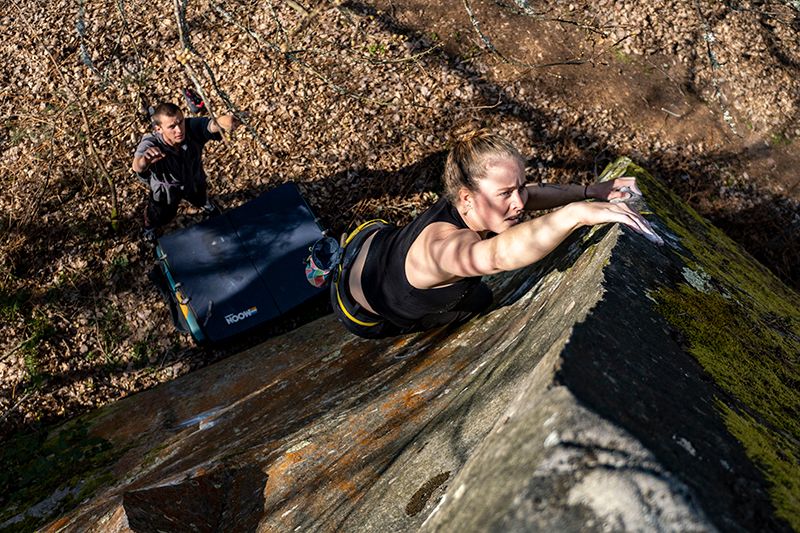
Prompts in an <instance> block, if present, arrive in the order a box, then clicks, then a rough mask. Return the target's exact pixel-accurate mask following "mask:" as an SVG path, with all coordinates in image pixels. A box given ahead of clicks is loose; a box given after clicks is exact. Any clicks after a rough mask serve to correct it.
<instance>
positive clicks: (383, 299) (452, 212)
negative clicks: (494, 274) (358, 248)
mask: <svg viewBox="0 0 800 533" xmlns="http://www.w3.org/2000/svg"><path fill="white" fill-rule="evenodd" d="M434 222H447V223H448V224H452V225H454V226H455V227H457V228H466V227H467V225H466V223H465V222H464V220H463V219H462V218H461V215H460V214H459V213H458V210H456V208H455V206H453V205H452V204H450V202H448V201H447V200H446V199H444V198H441V199H439V201H438V202H436V203H435V204H434V205H433V206H431V208H430V209H428V210H427V211H425V212H424V213H422V214H421V215H420V216H419V217H417V218H416V219H414V220H413V221H412V222H411V223H410V224H409V225H407V226H404V227H402V228H397V227H388V228H383V229H380V230H378V231H377V233H376V234H375V236H374V237H373V238H372V243H371V244H370V247H369V252H368V253H367V259H366V262H365V264H364V270H363V271H362V273H361V287H362V289H363V291H364V296H365V297H366V299H367V302H368V303H369V305H370V306H371V307H372V308H373V309H374V310H375V312H377V313H378V314H379V315H381V316H382V317H383V318H385V319H387V320H389V321H390V322H393V323H395V324H397V325H398V326H400V327H411V326H413V325H414V323H415V322H416V321H417V320H419V319H420V318H422V317H423V316H425V315H429V314H432V313H441V312H445V311H449V310H450V309H451V308H452V307H454V306H455V305H456V304H457V303H458V302H459V301H460V300H461V298H462V297H464V295H465V294H467V293H468V292H470V291H471V290H472V289H474V288H475V285H477V284H478V283H480V280H481V278H480V277H472V278H463V279H460V280H458V281H456V282H455V283H453V284H451V285H448V286H446V287H438V288H434V289H417V288H416V287H414V286H412V285H411V283H409V281H408V278H407V277H406V269H405V264H406V255H408V250H409V248H411V245H412V244H413V243H414V241H415V240H416V239H417V237H418V236H419V234H420V233H421V232H422V230H423V229H425V228H426V227H428V226H429V225H430V224H433V223H434Z"/></svg>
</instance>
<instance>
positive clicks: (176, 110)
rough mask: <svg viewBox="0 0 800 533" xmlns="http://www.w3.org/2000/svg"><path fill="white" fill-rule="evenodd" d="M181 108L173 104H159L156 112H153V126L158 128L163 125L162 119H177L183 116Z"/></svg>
mask: <svg viewBox="0 0 800 533" xmlns="http://www.w3.org/2000/svg"><path fill="white" fill-rule="evenodd" d="M181 113H182V111H181V108H180V107H178V106H176V105H175V104H173V103H172V102H161V103H159V104H158V105H157V106H156V108H155V110H154V111H153V116H152V119H153V124H155V125H156V126H160V125H161V117H177V116H178V115H179V114H181Z"/></svg>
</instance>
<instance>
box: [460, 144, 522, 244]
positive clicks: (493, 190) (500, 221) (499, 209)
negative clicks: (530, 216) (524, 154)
mask: <svg viewBox="0 0 800 533" xmlns="http://www.w3.org/2000/svg"><path fill="white" fill-rule="evenodd" d="M460 199H461V206H462V207H463V208H465V211H466V214H464V221H465V222H466V223H467V225H468V226H469V228H470V229H472V230H473V231H491V232H493V233H503V232H504V231H505V230H507V229H508V228H510V227H512V226H515V225H516V224H519V222H520V221H521V220H522V215H523V209H524V208H525V202H527V201H528V190H527V188H526V187H525V169H524V168H523V166H522V163H521V162H520V161H518V160H516V159H512V158H501V159H496V160H494V161H492V162H490V163H489V164H488V165H487V166H486V176H485V177H484V178H483V179H481V180H479V181H478V187H477V190H474V191H468V190H466V189H462V195H461V196H460ZM462 214H463V213H462Z"/></svg>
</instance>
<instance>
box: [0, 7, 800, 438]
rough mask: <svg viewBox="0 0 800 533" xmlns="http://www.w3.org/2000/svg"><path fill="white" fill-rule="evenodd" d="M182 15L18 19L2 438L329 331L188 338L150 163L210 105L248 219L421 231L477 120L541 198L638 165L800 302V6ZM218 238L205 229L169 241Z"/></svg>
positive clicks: (22, 10)
mask: <svg viewBox="0 0 800 533" xmlns="http://www.w3.org/2000/svg"><path fill="white" fill-rule="evenodd" d="M181 6H182V4H181V3H180V2H177V1H176V2H175V3H174V4H170V5H167V4H164V5H163V6H160V7H159V6H155V5H154V4H153V3H152V2H142V1H141V0H118V1H111V0H99V1H97V2H92V3H85V4H84V3H82V2H78V3H75V2H72V1H68V0H51V1H49V2H41V1H37V0H11V1H10V3H9V5H8V7H7V8H6V9H4V10H3V12H2V14H0V36H2V44H0V58H1V59H2V61H0V77H1V78H2V85H0V153H2V154H3V157H2V159H0V169H2V173H0V180H2V181H0V183H2V188H1V189H0V208H1V209H2V214H3V216H2V219H1V220H0V358H1V359H0V436H3V437H7V436H8V435H10V434H12V433H16V432H18V431H27V430H37V429H40V428H44V427H47V426H49V425H50V424H52V423H55V422H58V421H62V420H65V419H68V418H71V417H73V416H75V415H78V414H80V413H83V412H86V411H88V410H91V409H94V408H96V407H98V406H100V405H103V404H106V403H109V402H112V401H115V400H117V399H119V398H122V397H124V396H127V395H129V394H131V393H134V392H136V391H140V390H144V389H146V388H149V387H152V386H154V385H156V384H158V383H161V382H164V381H168V380H172V379H174V378H175V377H177V376H179V375H182V374H184V373H186V372H189V371H191V370H193V369H195V368H199V367H202V366H205V365H208V364H210V363H212V362H213V361H216V360H219V359H220V358H223V357H226V356H228V355H231V354H232V353H236V352H237V351H239V350H241V349H242V348H243V347H246V346H249V345H252V344H253V343H255V342H258V341H260V340H262V339H263V338H265V337H266V336H269V335H271V334H275V333H276V332H280V331H282V330H286V329H287V328H290V327H293V326H295V325H297V324H298V323H300V322H304V321H307V320H310V319H311V318H313V317H315V316H319V314H321V313H324V312H326V311H327V310H326V308H325V305H326V304H324V303H320V304H318V305H317V306H316V307H314V308H312V309H306V310H305V311H304V314H302V315H297V316H293V317H291V318H289V319H287V320H285V321H283V322H281V323H279V324H275V325H273V326H272V327H271V328H269V329H268V330H266V331H261V332H259V333H258V334H257V335H254V336H252V337H250V338H247V339H241V340H239V341H237V342H236V343H235V344H233V345H229V346H226V347H217V348H207V347H206V348H203V347H196V346H194V345H193V343H192V341H191V339H190V338H189V337H187V336H185V335H182V334H179V333H177V332H176V331H175V330H174V328H173V327H172V324H171V320H170V317H169V312H168V308H167V306H166V304H165V303H164V301H163V300H162V299H161V297H160V296H159V294H158V292H157V291H156V289H155V287H154V285H153V284H152V283H151V281H150V280H149V278H148V273H149V272H150V271H151V269H152V268H153V266H154V261H153V250H152V248H151V247H150V246H149V245H147V244H145V243H143V242H142V241H141V239H140V231H141V219H142V212H143V207H144V198H145V190H144V188H143V187H142V186H141V185H139V184H138V182H137V181H136V179H135V178H134V176H133V175H132V173H131V171H130V163H131V157H132V153H133V150H134V148H135V146H136V143H137V141H138V139H139V138H140V137H141V135H142V134H144V133H145V132H147V131H148V116H147V112H146V110H147V107H148V106H149V105H154V104H155V103H156V102H157V101H159V100H170V101H173V102H175V103H180V104H181V105H183V106H184V107H185V105H184V102H183V99H182V96H181V89H182V88H183V87H187V86H192V85H193V83H194V81H196V82H197V83H198V84H199V87H200V88H201V89H202V90H203V93H204V94H205V97H206V102H207V103H208V104H209V105H210V108H211V112H213V113H217V114H221V113H224V112H234V113H237V114H239V115H240V116H241V117H242V118H243V119H244V121H245V125H244V127H242V128H240V129H239V130H238V131H237V132H236V133H235V134H234V135H232V136H230V137H228V138H226V139H225V141H224V142H219V143H211V144H210V145H209V146H207V148H206V153H205V156H204V161H205V167H206V170H207V172H208V174H209V176H210V188H211V193H212V195H213V197H214V198H215V199H216V201H217V202H218V203H219V204H220V205H221V206H222V207H223V208H232V207H235V206H237V205H240V204H241V203H243V202H245V201H247V200H249V199H251V198H254V197H255V196H257V195H258V194H260V193H261V192H263V191H265V190H266V189H268V188H270V187H274V186H276V185H279V184H281V183H284V182H287V181H294V182H296V183H298V184H299V186H300V187H301V189H302V191H303V193H304V195H305V197H306V198H307V200H308V201H309V202H310V204H311V205H312V207H313V209H315V211H316V212H317V213H318V214H319V215H321V216H322V218H323V220H325V221H326V223H327V225H328V226H329V227H330V228H331V229H332V230H333V232H334V234H335V233H338V232H341V231H345V230H347V229H351V228H353V227H354V226H355V225H356V224H358V223H359V222H361V221H364V220H366V219H369V218H374V217H376V216H380V217H381V218H386V219H389V220H391V221H393V222H395V223H400V224H402V223H404V222H407V221H408V220H409V219H410V218H411V217H413V216H414V215H415V214H417V213H418V212H419V211H420V210H421V209H423V208H424V207H426V206H427V205H429V204H430V203H432V201H433V200H434V199H435V197H436V193H437V192H438V191H439V190H440V189H439V185H438V180H439V176H440V174H441V169H442V165H443V159H444V155H445V154H446V150H447V146H448V132H449V131H450V130H451V128H452V127H453V126H454V125H455V124H457V123H460V122H462V121H464V120H465V119H477V120H480V121H483V122H485V123H486V124H488V125H490V126H491V127H492V128H494V129H495V130H496V131H499V132H500V133H502V134H503V135H505V136H507V137H509V138H510V139H511V140H512V141H513V142H514V143H515V144H516V145H517V146H518V147H519V148H520V151H521V152H522V154H523V155H524V156H525V157H527V158H528V168H527V171H528V178H529V180H531V181H547V182H561V183H564V182H574V183H588V182H589V181H591V180H593V179H595V178H596V177H597V175H598V174H599V173H600V172H601V171H602V169H603V167H604V166H605V165H606V164H607V163H609V162H610V161H612V160H613V159H615V158H616V157H618V156H620V155H628V156H630V157H631V158H632V159H634V161H636V162H637V163H638V164H640V165H642V166H643V167H645V168H647V169H648V170H649V171H651V172H652V173H653V174H654V175H656V176H658V177H659V178H661V179H662V180H664V181H665V182H666V183H668V184H669V185H670V186H671V188H672V189H673V190H674V191H675V192H676V193H677V194H679V195H680V196H681V197H682V198H684V199H685V200H686V201H687V202H688V203H689V204H690V205H691V206H692V207H694V208H695V209H696V210H697V211H698V212H699V213H700V214H702V215H703V216H705V217H707V218H708V219H710V220H711V221H712V222H714V223H715V224H717V225H718V226H719V227H720V228H722V229H723V230H724V231H725V232H726V233H727V234H728V235H729V236H731V237H732V238H733V239H734V240H736V241H738V242H739V243H740V244H741V245H742V246H743V247H744V248H745V249H746V250H748V251H749V252H750V253H751V254H752V255H753V256H755V257H756V258H758V259H759V260H760V261H761V262H762V263H764V264H765V265H766V266H768V267H769V268H770V269H771V270H772V271H773V272H774V273H775V275H776V276H778V277H779V278H781V279H782V280H783V281H784V282H786V283H787V284H789V285H791V286H793V287H794V288H796V289H797V288H798V287H800V281H799V280H800V213H799V212H798V201H800V187H799V186H798V184H799V183H800V174H799V173H798V171H797V169H798V168H800V155H798V154H800V141H798V139H800V122H799V121H798V111H799V110H800V82H798V80H800V47H798V46H797V43H798V42H800V36H799V35H798V33H800V4H798V2H797V1H795V0H788V1H774V0H773V1H769V0H765V1H750V0H746V1H733V2H707V1H699V0H695V1H679V0H651V1H647V2H630V1H616V2H611V1H608V0H605V1H603V0H601V1H598V2H577V1H576V2H564V1H554V0H547V1H543V2H537V3H536V5H535V6H534V5H533V3H530V4H529V3H527V2H525V1H524V0H443V1H441V2H428V1H422V0H417V1H413V0H409V1H399V0H397V1H395V0H374V1H370V2H359V1H344V2H338V1H334V2H329V1H325V0H323V1H319V2H316V3H314V4H311V3H309V2H308V0H298V1H297V2H295V1H277V0H273V1H267V2H248V1H245V0H201V1H192V2H188V7H187V10H186V12H185V14H184V13H183V11H182V7H181ZM157 9H161V10H162V11H155V10H157ZM180 20H184V21H185V25H183V27H181V25H180V24H179V21H180ZM188 44H190V45H191V48H190V53H189V55H188V56H187V57H183V56H181V55H180V54H179V53H180V52H181V51H182V50H183V49H184V47H185V46H186V45H188ZM182 60H183V61H182ZM200 219H201V216H200V215H199V214H198V213H197V212H196V210H195V209H194V208H192V207H190V206H184V207H183V208H182V209H181V211H180V212H179V216H178V218H177V219H176V220H175V222H173V223H172V224H171V225H170V226H169V227H168V228H167V231H172V230H174V229H175V228H178V227H181V226H186V225H189V224H192V223H195V222H197V221H198V220H200ZM265 364H268V362H265Z"/></svg>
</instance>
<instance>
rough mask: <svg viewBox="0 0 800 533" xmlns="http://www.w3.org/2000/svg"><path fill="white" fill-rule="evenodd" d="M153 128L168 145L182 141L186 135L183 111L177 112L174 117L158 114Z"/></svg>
mask: <svg viewBox="0 0 800 533" xmlns="http://www.w3.org/2000/svg"><path fill="white" fill-rule="evenodd" d="M155 130H156V131H157V132H158V133H160V134H161V136H162V137H163V138H164V142H165V143H167V144H168V145H170V146H175V145H178V144H181V143H182V142H183V139H184V137H186V125H185V122H184V120H183V113H180V112H179V113H178V114H177V115H175V116H174V117H166V116H163V115H162V116H159V117H158V124H157V125H156V127H155Z"/></svg>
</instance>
